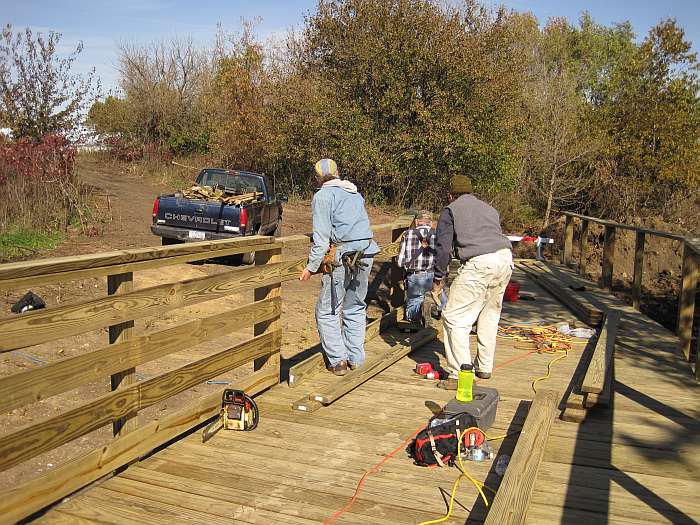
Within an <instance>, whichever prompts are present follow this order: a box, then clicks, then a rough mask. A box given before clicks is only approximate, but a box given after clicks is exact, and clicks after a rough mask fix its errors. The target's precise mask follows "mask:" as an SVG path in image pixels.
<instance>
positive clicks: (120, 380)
mask: <svg viewBox="0 0 700 525" xmlns="http://www.w3.org/2000/svg"><path fill="white" fill-rule="evenodd" d="M133 289H134V274H133V273H132V272H125V273H118V274H115V275H108V276H107V294H108V295H121V294H125V293H129V292H131V291H132V290H133ZM133 330H134V321H126V322H124V323H119V324H115V325H112V326H110V327H109V344H111V345H112V344H115V343H121V342H122V341H128V340H129V339H131V336H132V334H133ZM135 381H136V369H135V368H128V369H126V370H122V371H121V372H117V373H116V374H112V376H111V377H110V383H111V388H112V390H116V389H118V388H125V387H127V386H129V385H131V384H133V383H134V382H135ZM137 426H138V414H130V415H129V416H126V417H123V418H120V419H117V420H116V421H114V422H113V423H112V432H113V434H114V436H121V435H124V434H126V433H128V432H131V431H132V430H135V429H136V427H137Z"/></svg>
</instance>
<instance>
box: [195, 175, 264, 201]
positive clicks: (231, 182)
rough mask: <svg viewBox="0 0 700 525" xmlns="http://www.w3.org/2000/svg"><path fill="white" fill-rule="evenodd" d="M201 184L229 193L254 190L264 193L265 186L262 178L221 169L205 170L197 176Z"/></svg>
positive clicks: (198, 182) (238, 193)
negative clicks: (230, 172) (226, 171)
mask: <svg viewBox="0 0 700 525" xmlns="http://www.w3.org/2000/svg"><path fill="white" fill-rule="evenodd" d="M197 184H199V185H200V186H211V187H212V188H219V189H222V190H224V191H226V192H228V193H233V194H236V195H241V194H243V193H252V192H254V191H257V192H260V193H264V192H265V188H264V185H263V181H262V179H260V178H258V177H253V176H251V175H238V174H229V173H224V172H221V171H203V172H202V173H200V174H199V176H198V177H197Z"/></svg>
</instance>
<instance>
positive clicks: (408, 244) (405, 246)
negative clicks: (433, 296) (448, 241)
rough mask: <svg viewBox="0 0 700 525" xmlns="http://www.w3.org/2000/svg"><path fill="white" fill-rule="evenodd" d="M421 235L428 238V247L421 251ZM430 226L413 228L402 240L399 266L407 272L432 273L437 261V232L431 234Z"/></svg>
mask: <svg viewBox="0 0 700 525" xmlns="http://www.w3.org/2000/svg"><path fill="white" fill-rule="evenodd" d="M418 230H420V233H421V234H422V235H423V237H427V239H426V240H427V241H428V247H427V248H423V249H421V242H420V235H419V232H418ZM430 231H431V228H430V226H428V225H425V226H418V227H417V228H411V229H410V230H408V231H407V232H406V234H405V235H404V236H403V239H402V240H401V250H400V251H399V258H398V261H397V263H398V265H399V266H400V267H401V268H404V269H406V270H411V271H416V272H422V271H432V270H433V261H434V260H435V239H436V235H435V230H433V231H432V234H431V233H430Z"/></svg>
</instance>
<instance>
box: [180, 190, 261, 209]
mask: <svg viewBox="0 0 700 525" xmlns="http://www.w3.org/2000/svg"><path fill="white" fill-rule="evenodd" d="M180 193H182V196H183V197H185V198H186V199H202V200H207V201H219V202H223V203H224V204H234V205H237V206H240V205H241V204H250V203H251V202H257V201H259V200H260V199H261V198H262V196H263V194H262V192H260V191H257V192H250V193H243V194H241V195H231V194H230V193H226V192H225V191H224V190H220V189H218V188H217V189H214V188H212V187H211V186H196V185H195V186H192V187H191V188H189V189H187V190H181V191H180Z"/></svg>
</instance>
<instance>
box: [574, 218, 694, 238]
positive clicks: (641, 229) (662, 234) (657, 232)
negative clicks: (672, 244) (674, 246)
mask: <svg viewBox="0 0 700 525" xmlns="http://www.w3.org/2000/svg"><path fill="white" fill-rule="evenodd" d="M562 215H564V216H566V217H576V218H579V219H586V220H588V221H590V222H594V223H596V224H600V225H602V226H610V227H614V228H620V229H622V230H629V231H634V232H643V233H648V234H649V235H654V236H656V237H663V238H665V239H672V240H674V241H683V240H684V237H683V235H680V234H678V233H671V232H666V231H661V230H653V229H651V228H644V227H642V226H634V225H632V224H621V223H619V222H613V221H608V220H606V219H600V218H598V217H589V216H588V215H581V214H580V213H573V212H570V211H564V212H562Z"/></svg>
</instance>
